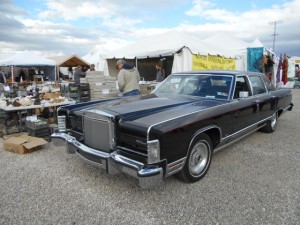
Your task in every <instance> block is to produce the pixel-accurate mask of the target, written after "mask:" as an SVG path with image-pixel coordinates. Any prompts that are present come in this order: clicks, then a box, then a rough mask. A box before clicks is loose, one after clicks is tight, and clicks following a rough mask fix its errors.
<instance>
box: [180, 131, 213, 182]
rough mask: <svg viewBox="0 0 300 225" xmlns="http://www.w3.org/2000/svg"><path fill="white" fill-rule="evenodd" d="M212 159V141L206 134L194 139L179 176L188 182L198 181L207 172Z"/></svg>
mask: <svg viewBox="0 0 300 225" xmlns="http://www.w3.org/2000/svg"><path fill="white" fill-rule="evenodd" d="M211 160H212V143H211V140H210V138H209V137H208V136H207V135H206V134H201V135H200V136H198V137H197V139H196V140H194V141H193V143H192V145H191V147H190V149H189V152H188V156H187V160H186V162H185V165H184V167H183V169H182V170H181V171H180V172H179V173H178V174H177V177H179V178H180V179H182V180H184V181H186V182H190V183H193V182H196V181H198V180H200V179H201V178H203V177H204V176H205V174H206V173H207V171H208V169H209V166H210V163H211Z"/></svg>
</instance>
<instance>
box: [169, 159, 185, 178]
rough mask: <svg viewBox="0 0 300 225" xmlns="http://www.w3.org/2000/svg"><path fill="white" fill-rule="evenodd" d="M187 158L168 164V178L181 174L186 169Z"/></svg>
mask: <svg viewBox="0 0 300 225" xmlns="http://www.w3.org/2000/svg"><path fill="white" fill-rule="evenodd" d="M185 161H186V157H183V158H181V159H178V160H176V161H174V162H172V163H169V164H167V167H166V177H169V176H172V175H173V174H175V173H177V172H179V171H180V170H182V168H183V167H184V164H185Z"/></svg>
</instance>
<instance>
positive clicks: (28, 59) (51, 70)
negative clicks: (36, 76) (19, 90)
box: [0, 50, 56, 80]
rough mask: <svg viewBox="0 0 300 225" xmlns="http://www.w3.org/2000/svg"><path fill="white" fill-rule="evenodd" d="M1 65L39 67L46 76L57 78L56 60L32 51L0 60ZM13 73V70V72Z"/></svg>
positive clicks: (52, 78)
mask: <svg viewBox="0 0 300 225" xmlns="http://www.w3.org/2000/svg"><path fill="white" fill-rule="evenodd" d="M0 66H10V67H12V68H13V67H39V68H42V69H43V71H44V74H45V76H48V77H49V79H50V80H55V78H56V70H55V67H56V63H55V61H54V60H51V59H48V58H45V57H42V56H39V55H36V54H34V53H32V52H30V51H27V50H25V51H22V52H20V53H18V54H16V55H13V56H11V57H8V58H6V59H4V60H1V61H0ZM12 75H13V72H12Z"/></svg>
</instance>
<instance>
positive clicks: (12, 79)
mask: <svg viewBox="0 0 300 225" xmlns="http://www.w3.org/2000/svg"><path fill="white" fill-rule="evenodd" d="M11 82H12V83H13V82H14V66H11Z"/></svg>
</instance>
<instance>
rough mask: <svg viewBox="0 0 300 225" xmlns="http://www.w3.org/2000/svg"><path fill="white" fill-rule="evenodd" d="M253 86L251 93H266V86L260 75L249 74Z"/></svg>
mask: <svg viewBox="0 0 300 225" xmlns="http://www.w3.org/2000/svg"><path fill="white" fill-rule="evenodd" d="M249 80H250V82H251V85H252V88H253V95H259V94H263V93H266V87H265V84H264V82H263V80H262V79H261V77H260V76H249Z"/></svg>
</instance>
